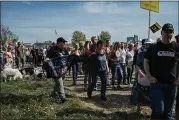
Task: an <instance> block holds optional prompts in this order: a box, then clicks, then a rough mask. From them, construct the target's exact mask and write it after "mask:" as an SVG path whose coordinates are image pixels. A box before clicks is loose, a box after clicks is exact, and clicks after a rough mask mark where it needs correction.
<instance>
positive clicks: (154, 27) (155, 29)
mask: <svg viewBox="0 0 179 120" xmlns="http://www.w3.org/2000/svg"><path fill="white" fill-rule="evenodd" d="M150 29H151V30H152V32H153V33H155V32H157V31H159V30H160V29H161V26H160V25H159V24H158V23H157V22H156V23H155V24H153V25H152V26H151V27H150Z"/></svg>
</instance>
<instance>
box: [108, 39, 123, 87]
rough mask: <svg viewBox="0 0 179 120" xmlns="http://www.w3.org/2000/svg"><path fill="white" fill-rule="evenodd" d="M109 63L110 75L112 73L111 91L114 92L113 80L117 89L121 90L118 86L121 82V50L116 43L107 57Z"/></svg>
mask: <svg viewBox="0 0 179 120" xmlns="http://www.w3.org/2000/svg"><path fill="white" fill-rule="evenodd" d="M109 60H110V61H111V73H112V89H113V90H115V89H116V87H115V86H114V85H115V79H116V78H117V89H121V88H122V87H121V86H120V84H121V80H122V68H121V65H120V63H121V49H120V44H119V43H118V42H116V43H115V44H114V46H113V48H112V51H111V53H110V55H109Z"/></svg>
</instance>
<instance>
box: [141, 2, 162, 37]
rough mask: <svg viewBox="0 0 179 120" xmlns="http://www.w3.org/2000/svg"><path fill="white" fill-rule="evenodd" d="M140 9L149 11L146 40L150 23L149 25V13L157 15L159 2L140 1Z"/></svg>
mask: <svg viewBox="0 0 179 120" xmlns="http://www.w3.org/2000/svg"><path fill="white" fill-rule="evenodd" d="M140 7H141V8H142V9H146V10H149V26H148V39H150V23H151V11H153V12H157V13H159V0H156V1H144V0H141V1H140Z"/></svg>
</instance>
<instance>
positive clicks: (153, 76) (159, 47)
mask: <svg viewBox="0 0 179 120" xmlns="http://www.w3.org/2000/svg"><path fill="white" fill-rule="evenodd" d="M173 33H174V28H173V25H172V24H169V23H167V24H164V26H163V27H162V30H161V36H162V37H161V39H160V38H159V39H157V40H152V39H148V38H145V39H142V40H139V41H138V42H136V43H124V42H115V43H114V44H111V40H106V41H105V42H104V41H101V40H97V37H96V36H92V37H91V41H86V42H85V43H84V44H75V45H74V47H73V48H70V47H66V46H65V43H66V42H67V41H66V40H65V39H64V38H63V37H60V38H58V39H57V43H56V45H54V46H51V47H49V48H39V49H36V48H32V49H29V48H26V49H24V48H23V47H22V45H21V44H20V43H18V44H17V46H15V48H7V49H5V48H2V45H1V46H0V53H1V56H0V60H1V61H0V64H1V66H2V65H3V64H4V62H10V61H11V62H12V63H13V65H14V66H15V65H16V66H17V68H20V64H21V67H24V61H25V62H26V63H30V64H33V65H34V67H37V66H38V65H40V64H42V63H43V62H44V61H45V60H46V59H52V58H55V57H58V56H60V55H73V54H74V55H76V56H79V57H86V58H87V59H86V60H85V61H83V62H78V63H76V64H74V65H73V66H72V67H71V69H70V70H69V72H68V73H67V75H70V71H71V70H72V77H73V85H76V84H77V83H78V82H77V81H78V75H79V74H84V90H85V91H87V96H88V99H91V98H92V92H93V90H97V89H98V88H97V80H98V77H99V78H100V80H101V99H102V100H104V101H106V100H107V97H106V87H107V85H110V86H111V87H112V89H113V90H122V89H123V87H122V84H123V85H128V86H129V88H132V87H134V85H133V82H132V78H133V75H134V76H135V80H134V81H138V78H139V77H138V76H140V77H146V79H147V80H148V81H150V86H148V88H149V92H150V98H151V109H152V115H151V119H152V120H164V119H167V120H171V117H172V109H173V106H174V100H175V98H176V93H177V85H178V84H179V77H178V76H179V75H178V74H179V62H178V61H179V45H178V43H179V35H178V36H176V37H175V38H176V42H171V39H172V36H173ZM139 43H141V44H139ZM1 68H2V67H1ZM110 76H111V77H110ZM116 80H117V82H116ZM52 97H53V98H55V99H61V101H62V103H64V102H66V101H67V99H66V96H65V91H64V85H63V77H60V78H54V87H53V92H52ZM178 104H179V95H177V105H176V111H177V112H178V113H179V110H178V109H179V108H178Z"/></svg>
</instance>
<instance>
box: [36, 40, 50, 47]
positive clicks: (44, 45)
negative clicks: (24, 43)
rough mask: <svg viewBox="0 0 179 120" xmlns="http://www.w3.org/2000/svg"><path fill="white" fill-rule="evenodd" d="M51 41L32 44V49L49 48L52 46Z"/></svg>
mask: <svg viewBox="0 0 179 120" xmlns="http://www.w3.org/2000/svg"><path fill="white" fill-rule="evenodd" d="M52 43H53V42H52V41H45V42H44V43H43V42H36V43H34V44H33V46H34V47H36V48H41V47H49V46H51V45H52Z"/></svg>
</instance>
